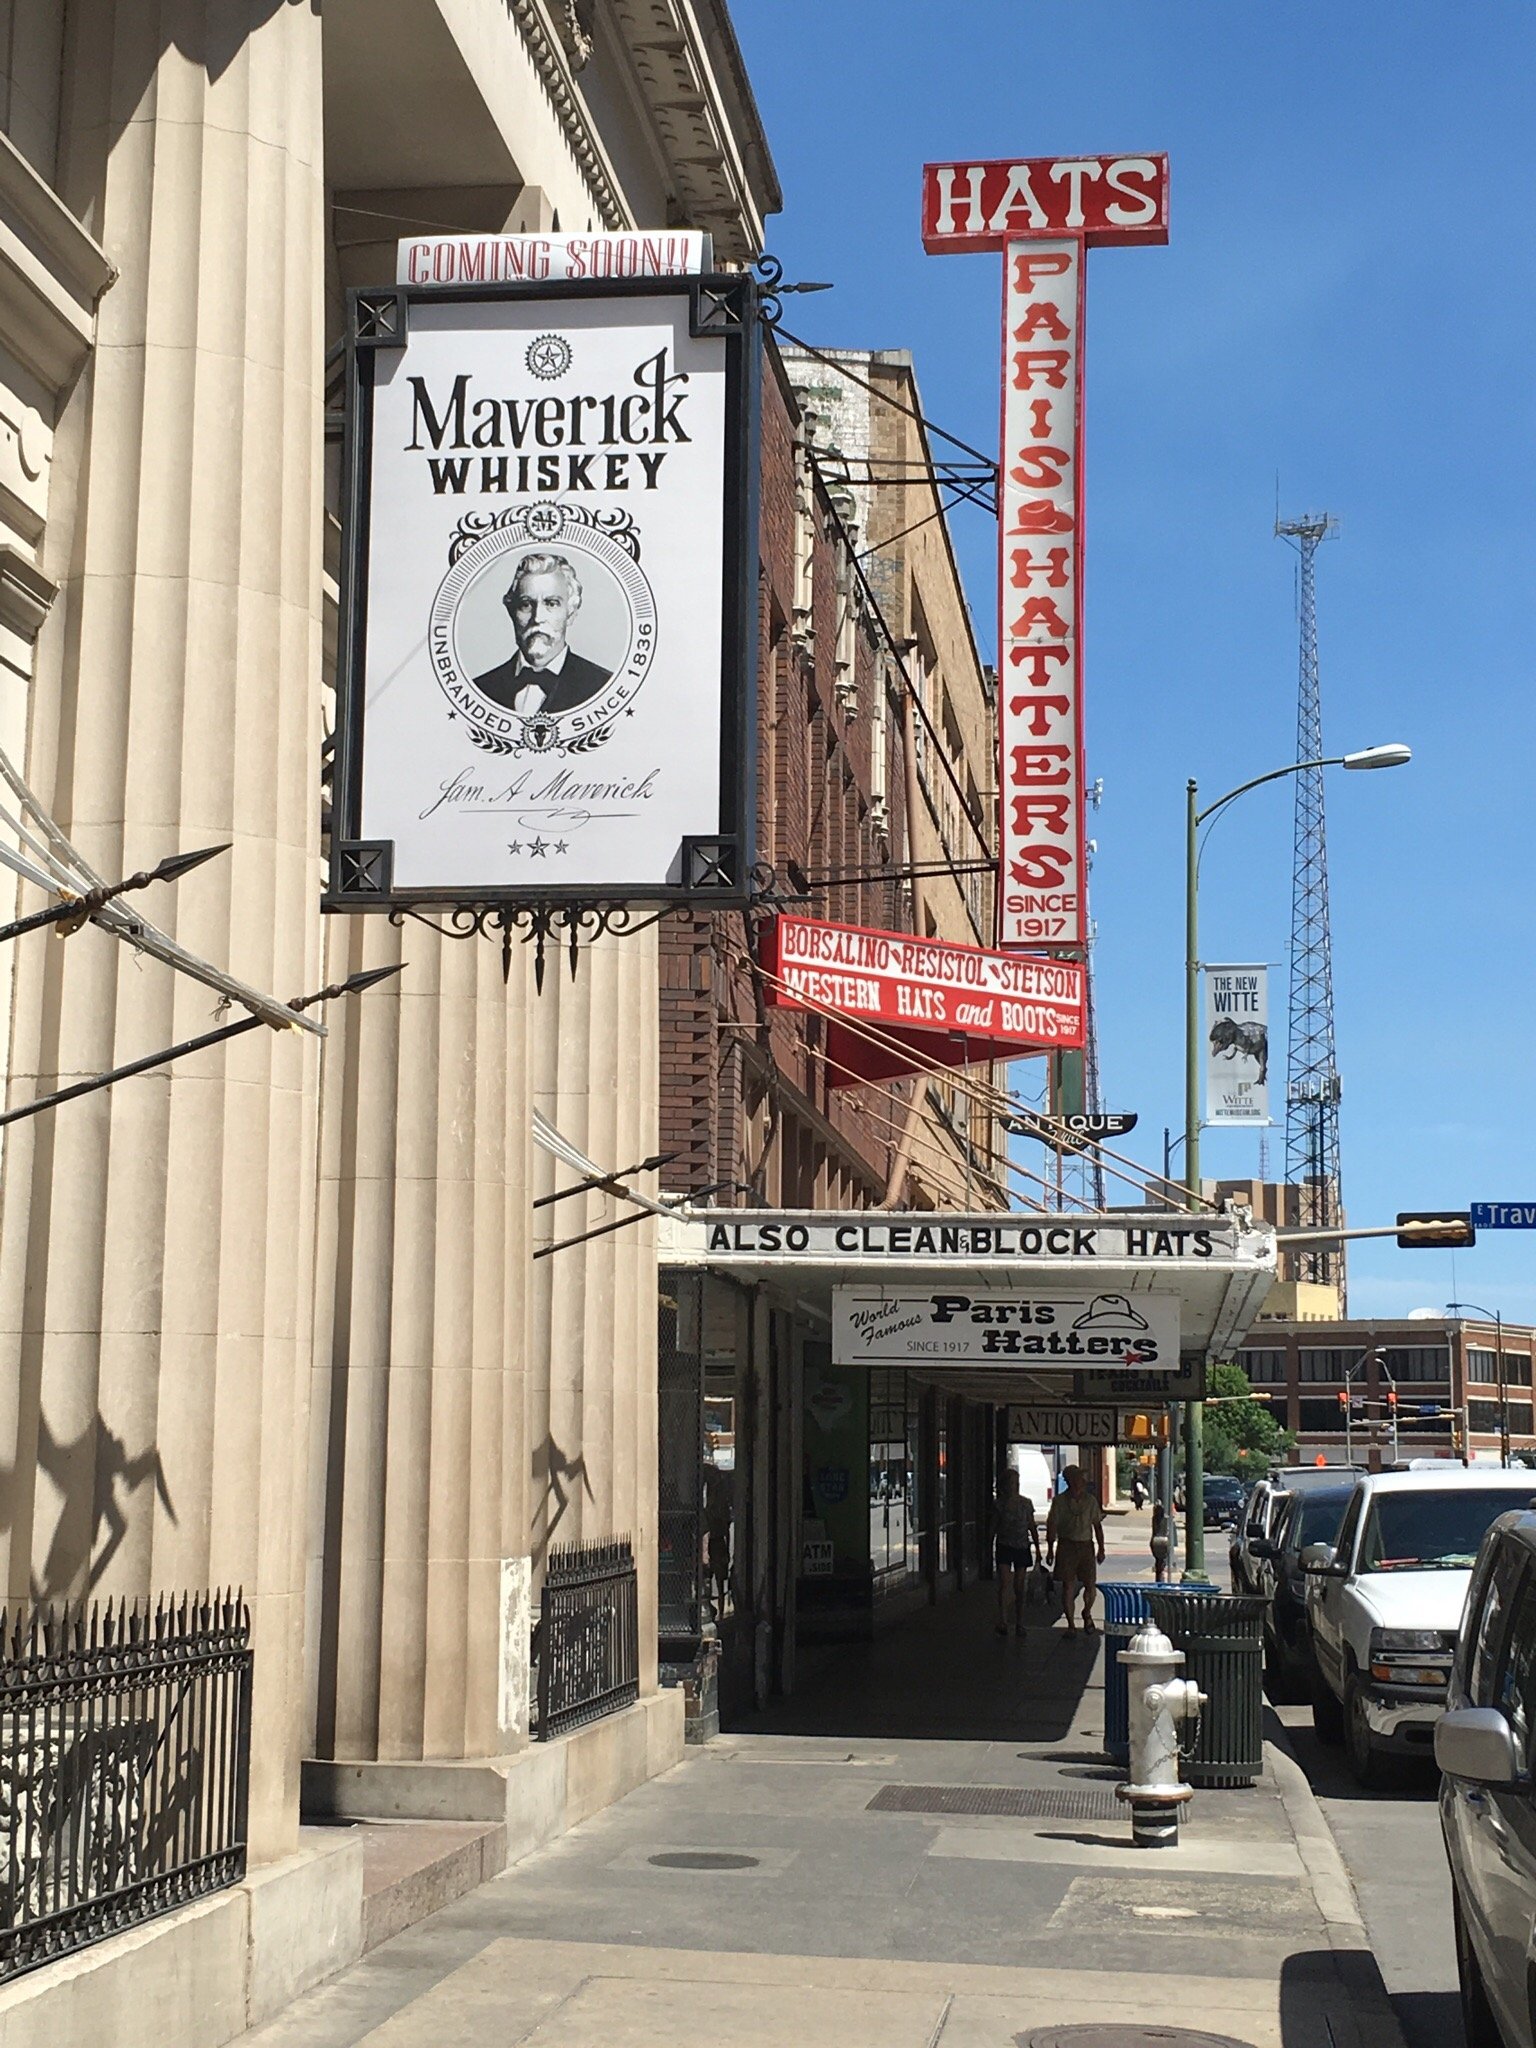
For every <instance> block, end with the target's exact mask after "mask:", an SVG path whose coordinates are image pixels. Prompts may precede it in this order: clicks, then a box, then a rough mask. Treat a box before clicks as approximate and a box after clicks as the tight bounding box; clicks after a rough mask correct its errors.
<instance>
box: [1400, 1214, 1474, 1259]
mask: <svg viewBox="0 0 1536 2048" xmlns="http://www.w3.org/2000/svg"><path fill="white" fill-rule="evenodd" d="M1405 1223H1411V1224H1414V1225H1417V1226H1418V1227H1417V1228H1415V1229H1412V1230H1405V1229H1404V1228H1403V1225H1404V1224H1405ZM1476 1243H1477V1232H1476V1231H1475V1230H1474V1229H1473V1228H1472V1212H1471V1210H1470V1209H1399V1210H1398V1212H1397V1246H1398V1250H1399V1251H1404V1252H1423V1251H1462V1250H1464V1249H1465V1248H1466V1247H1467V1246H1468V1245H1469V1244H1476Z"/></svg>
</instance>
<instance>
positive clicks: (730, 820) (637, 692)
mask: <svg viewBox="0 0 1536 2048" xmlns="http://www.w3.org/2000/svg"><path fill="white" fill-rule="evenodd" d="M351 311H352V334H351V340H350V352H349V360H350V365H351V375H350V377H349V406H348V413H349V446H348V468H349V508H348V509H349V519H348V529H347V530H348V538H349V549H348V560H347V564H346V601H345V604H344V640H343V647H342V659H341V671H342V674H341V719H340V725H341V731H340V736H339V737H340V747H339V760H338V770H337V773H338V784H337V791H336V808H337V812H338V819H337V826H338V829H337V831H336V835H335V840H334V844H335V846H336V849H337V858H336V860H335V861H334V862H333V874H332V887H331V892H330V897H329V899H328V900H329V901H330V903H331V905H332V907H334V908H348V909H354V908H361V907H365V906H366V905H368V904H369V903H372V904H374V905H388V906H393V905H397V904H400V903H402V902H403V903H412V902H414V903H418V904H421V903H428V902H435V903H447V904H452V903H455V902H477V903H484V902H487V901H495V900H507V899H512V898H516V897H517V896H519V895H528V894H530V893H532V894H537V895H538V896H539V897H540V898H551V897H555V898H558V897H560V896H562V895H566V896H574V895H583V896H589V897H600V898H608V899H625V900H644V901H658V902H660V901H667V900H676V899H678V898H680V897H686V896H690V895H692V894H694V893H696V892H697V889H698V886H699V877H700V876H701V875H702V876H703V878H704V880H703V884H702V886H703V889H704V891H705V893H712V896H713V900H716V901H725V900H731V898H732V896H733V894H734V893H735V892H736V891H737V890H739V889H740V887H741V886H742V877H743V874H744V870H745V865H746V860H747V858H749V855H748V854H747V851H746V849H745V845H744V840H743V837H742V835H743V831H744V824H745V808H744V804H743V798H744V794H745V792H744V788H743V782H744V775H745V760H746V749H745V747H744V745H743V727H744V721H745V717H746V711H747V700H748V697H749V695H750V677H751V674H752V648H751V644H750V642H751V619H750V616H749V615H748V614H749V609H750V608H749V607H748V606H747V605H746V604H745V603H744V602H743V598H742V594H743V593H744V592H750V591H751V589H752V588H753V579H752V578H751V577H750V576H749V575H746V574H744V573H743V561H742V556H743V550H744V548H745V546H746V545H747V543H748V541H749V539H750V537H751V536H750V526H749V510H750V505H749V497H750V475H751V464H750V461H749V455H750V445H749V444H750V439H751V427H752V419H753V412H752V408H753V398H754V391H753V388H752V381H751V377H750V374H749V365H750V360H751V357H752V346H753V339H754V330H755V325H756V322H755V317H754V316H755V306H754V301H753V293H752V286H751V284H750V282H749V281H747V280H743V279H740V278H735V277H731V278H724V277H719V278H714V277H707V276H706V277H698V276H694V277H653V278H646V279H644V280H638V281H635V282H632V283H630V284H627V285H624V284H614V283H613V282H611V281H605V282H604V283H602V284H597V285H592V284H581V283H575V284H573V283H570V282H561V283H556V284H550V285H537V284H535V285H527V284H524V285H502V286H488V287H471V288H469V289H467V290H465V289H454V290H449V291H442V290H431V289H414V288H411V287H409V286H407V287H403V288H398V289H396V290H395V291H393V292H387V293H385V292H381V293H374V294H366V293H363V294H356V293H355V294H354V295H353V300H352V308H351Z"/></svg>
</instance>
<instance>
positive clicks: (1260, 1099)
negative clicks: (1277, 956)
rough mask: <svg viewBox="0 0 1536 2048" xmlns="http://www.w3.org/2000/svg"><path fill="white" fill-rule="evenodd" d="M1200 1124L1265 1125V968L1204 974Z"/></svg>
mask: <svg viewBox="0 0 1536 2048" xmlns="http://www.w3.org/2000/svg"><path fill="white" fill-rule="evenodd" d="M1204 1120H1205V1122H1206V1123H1207V1124H1267V1123H1268V1122H1269V969H1268V968H1267V967H1207V968H1206V970H1205V1119H1204Z"/></svg>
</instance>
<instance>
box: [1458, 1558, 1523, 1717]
mask: <svg viewBox="0 0 1536 2048" xmlns="http://www.w3.org/2000/svg"><path fill="white" fill-rule="evenodd" d="M1521 1570H1522V1561H1521V1557H1520V1553H1519V1551H1517V1550H1516V1549H1515V1547H1514V1545H1513V1544H1511V1543H1501V1544H1500V1545H1499V1547H1498V1549H1497V1550H1496V1551H1495V1552H1494V1554H1493V1558H1492V1561H1491V1565H1490V1568H1489V1570H1488V1574H1487V1577H1486V1578H1485V1579H1484V1580H1483V1581H1482V1583H1481V1585H1480V1586H1479V1587H1478V1589H1477V1595H1476V1598H1477V1599H1478V1600H1479V1601H1480V1602H1481V1605H1480V1606H1478V1607H1476V1609H1475V1610H1474V1609H1469V1610H1468V1626H1467V1644H1468V1649H1467V1650H1466V1651H1464V1652H1463V1655H1466V1656H1467V1657H1468V1659H1469V1668H1468V1671H1467V1677H1466V1686H1467V1698H1468V1699H1469V1700H1470V1702H1471V1703H1472V1705H1473V1706H1474V1707H1491V1706H1494V1705H1496V1704H1497V1693H1498V1678H1499V1664H1500V1653H1501V1651H1502V1650H1503V1647H1504V1628H1503V1622H1504V1617H1505V1615H1506V1614H1507V1612H1508V1610H1509V1605H1510V1599H1511V1596H1512V1595H1513V1593H1514V1590H1515V1586H1516V1584H1517V1583H1518V1581H1519V1578H1520V1575H1521Z"/></svg>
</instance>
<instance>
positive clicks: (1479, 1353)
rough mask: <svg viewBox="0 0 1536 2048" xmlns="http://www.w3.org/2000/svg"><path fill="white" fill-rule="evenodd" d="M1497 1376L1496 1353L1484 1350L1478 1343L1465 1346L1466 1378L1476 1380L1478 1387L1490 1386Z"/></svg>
mask: <svg viewBox="0 0 1536 2048" xmlns="http://www.w3.org/2000/svg"><path fill="white" fill-rule="evenodd" d="M1498 1376H1499V1361H1498V1355H1497V1353H1495V1352H1492V1351H1484V1350H1483V1348H1482V1346H1481V1345H1479V1344H1469V1345H1468V1346H1467V1378H1468V1379H1469V1380H1476V1382H1477V1384H1478V1385H1479V1386H1480V1387H1491V1386H1492V1385H1493V1384H1494V1382H1495V1381H1496V1380H1497V1378H1498Z"/></svg>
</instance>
